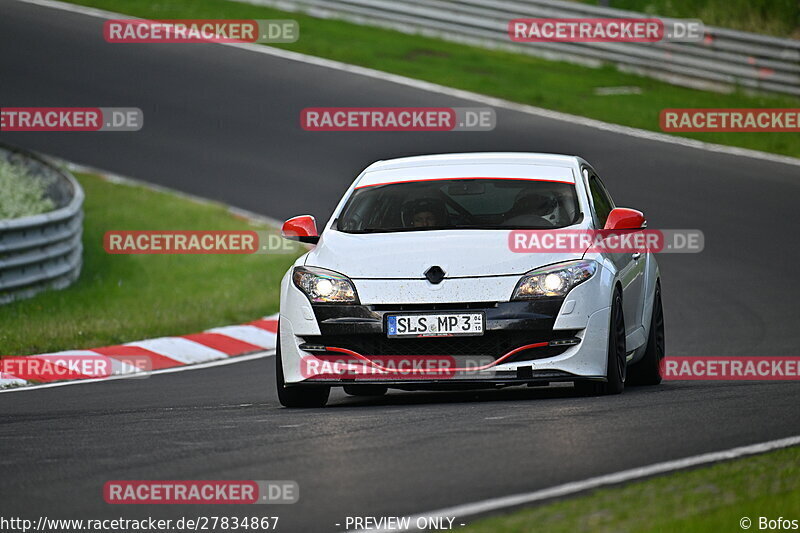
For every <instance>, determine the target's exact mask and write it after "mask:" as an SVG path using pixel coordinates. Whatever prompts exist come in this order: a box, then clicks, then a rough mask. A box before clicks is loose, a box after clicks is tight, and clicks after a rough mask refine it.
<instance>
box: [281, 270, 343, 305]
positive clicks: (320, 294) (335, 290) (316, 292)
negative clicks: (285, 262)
mask: <svg viewBox="0 0 800 533" xmlns="http://www.w3.org/2000/svg"><path fill="white" fill-rule="evenodd" d="M292 280H293V281H294V284H295V285H296V286H297V288H298V289H300V290H301V291H303V292H304V293H305V295H306V296H308V299H309V300H311V301H312V302H313V303H342V304H351V303H358V296H357V295H356V288H355V286H353V282H352V281H350V280H349V279H347V278H346V277H345V276H343V275H341V274H338V273H336V272H332V271H330V270H325V269H324V268H315V267H295V269H294V272H293V273H292Z"/></svg>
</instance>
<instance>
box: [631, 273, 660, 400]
mask: <svg viewBox="0 0 800 533" xmlns="http://www.w3.org/2000/svg"><path fill="white" fill-rule="evenodd" d="M665 345H666V343H665V338H664V308H663V307H662V305H661V285H660V284H656V294H655V298H654V299H653V318H652V319H651V320H650V333H649V335H648V337H647V347H646V348H645V352H644V357H642V360H641V361H639V362H638V363H636V364H635V365H632V366H631V371H630V382H631V384H632V385H658V384H659V383H661V361H662V360H663V359H664V354H665V353H666V351H665Z"/></svg>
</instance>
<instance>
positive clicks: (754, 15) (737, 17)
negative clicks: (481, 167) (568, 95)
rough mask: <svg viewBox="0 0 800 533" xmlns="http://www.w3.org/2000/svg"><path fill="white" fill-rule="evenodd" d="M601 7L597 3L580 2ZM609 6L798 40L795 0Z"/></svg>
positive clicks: (654, 0)
mask: <svg viewBox="0 0 800 533" xmlns="http://www.w3.org/2000/svg"><path fill="white" fill-rule="evenodd" d="M580 1H582V2H584V3H586V4H593V5H601V4H602V2H600V1H599V0H580ZM607 3H608V5H609V7H613V8H617V9H629V10H631V11H641V12H643V13H648V14H650V15H661V16H663V17H672V18H687V19H688V18H694V19H700V20H702V21H703V23H705V24H708V25H709V26H721V27H723V28H733V29H735V30H744V31H752V32H756V33H765V34H768V35H775V36H778V37H792V38H795V39H797V38H800V3H798V2H797V0H693V1H691V2H686V1H683V2H681V1H678V2H676V1H675V0H611V1H610V2H607Z"/></svg>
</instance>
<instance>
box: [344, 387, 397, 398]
mask: <svg viewBox="0 0 800 533" xmlns="http://www.w3.org/2000/svg"><path fill="white" fill-rule="evenodd" d="M343 388H344V392H345V394H349V395H350V396H383V395H384V394H386V392H387V391H388V390H389V387H384V386H383V385H345V386H344V387H343Z"/></svg>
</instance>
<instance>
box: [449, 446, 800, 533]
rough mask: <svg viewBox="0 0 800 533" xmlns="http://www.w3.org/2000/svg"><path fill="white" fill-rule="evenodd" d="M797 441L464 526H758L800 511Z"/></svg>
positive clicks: (677, 529)
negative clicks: (762, 521)
mask: <svg viewBox="0 0 800 533" xmlns="http://www.w3.org/2000/svg"><path fill="white" fill-rule="evenodd" d="M799 511H800V448H797V447H795V448H788V449H785V450H779V451H776V452H771V453H768V454H764V455H758V456H755V457H749V458H746V459H738V460H735V461H731V462H725V463H719V464H716V465H713V466H709V467H705V468H700V469H697V470H691V471H686V472H678V473H675V474H672V475H669V476H665V477H658V478H654V479H650V480H647V481H641V482H637V483H631V484H629V485H624V486H622V487H615V488H608V489H602V490H597V491H594V492H591V493H589V494H587V495H584V496H579V497H576V498H571V499H568V500H564V501H557V502H555V503H551V504H546V505H542V506H539V507H535V508H530V509H525V510H521V511H518V512H515V513H513V514H509V515H506V516H498V517H492V518H486V519H482V520H478V521H476V522H474V523H472V524H470V525H469V526H467V527H465V528H462V531H464V533H484V532H486V533H489V532H492V533H512V532H513V533H523V532H530V533H534V532H536V533H562V532H563V533H584V532H585V533H590V532H591V533H619V532H626V533H655V532H659V533H672V532H674V533H708V532H710V531H729V532H733V531H743V530H744V528H741V527H740V525H739V521H740V520H741V519H742V518H743V517H747V518H749V519H750V520H751V521H752V522H751V524H752V526H751V527H750V529H751V530H754V531H759V517H762V516H763V517H767V518H768V519H777V518H778V517H784V518H790V519H800V514H798V512H799Z"/></svg>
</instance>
